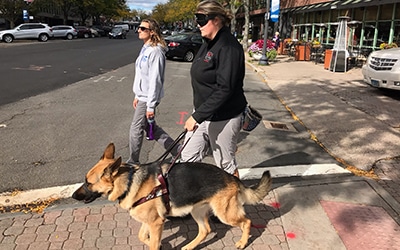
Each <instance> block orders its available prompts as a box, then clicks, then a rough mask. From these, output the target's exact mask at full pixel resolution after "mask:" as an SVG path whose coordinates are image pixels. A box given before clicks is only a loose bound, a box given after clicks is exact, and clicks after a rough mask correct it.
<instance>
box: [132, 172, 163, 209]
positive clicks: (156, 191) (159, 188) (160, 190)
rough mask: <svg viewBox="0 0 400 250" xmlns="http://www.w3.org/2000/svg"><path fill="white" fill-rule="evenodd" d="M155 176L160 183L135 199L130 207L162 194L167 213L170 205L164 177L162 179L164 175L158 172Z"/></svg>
mask: <svg viewBox="0 0 400 250" xmlns="http://www.w3.org/2000/svg"><path fill="white" fill-rule="evenodd" d="M157 178H158V180H159V181H160V183H161V184H160V185H158V186H156V187H154V188H153V190H151V192H150V193H149V194H148V195H147V196H145V197H142V198H140V199H139V200H137V201H136V202H135V203H133V205H132V207H136V206H139V205H140V204H143V203H145V202H147V201H149V200H152V199H155V198H157V197H160V196H162V197H163V201H164V204H165V208H166V209H167V213H169V210H170V205H169V195H168V189H167V184H166V183H165V179H164V176H162V174H159V175H158V176H157Z"/></svg>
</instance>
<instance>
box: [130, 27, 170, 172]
mask: <svg viewBox="0 0 400 250" xmlns="http://www.w3.org/2000/svg"><path fill="white" fill-rule="evenodd" d="M138 34H139V39H140V40H142V41H143V43H144V44H143V47H142V49H141V51H140V54H139V56H138V57H137V59H136V63H135V79H134V82H133V92H134V94H135V98H134V100H133V108H134V109H135V113H134V115H133V120H132V123H131V127H130V130H129V150H130V155H129V156H130V157H129V160H128V162H127V163H128V164H131V165H134V164H140V163H139V154H140V149H141V147H142V142H143V137H144V131H145V130H147V131H146V132H147V134H148V139H150V140H153V139H154V140H156V141H157V142H158V143H160V144H161V145H162V146H163V147H164V148H165V149H168V147H169V146H170V145H171V144H172V143H173V142H174V140H173V139H172V138H171V137H170V136H169V135H168V134H167V133H166V132H165V131H164V130H163V129H162V128H161V127H160V126H158V125H157V124H156V123H155V121H154V118H155V109H156V107H157V106H158V104H159V103H160V101H161V98H162V97H163V96H164V72H165V52H166V47H167V46H166V43H165V41H164V39H163V38H162V36H161V31H160V26H159V25H158V23H157V22H156V21H155V20H153V19H144V20H143V21H142V22H141V24H140V26H139V27H138ZM149 130H151V131H149ZM149 134H150V135H151V136H149ZM177 147H178V146H175V147H174V148H173V149H172V151H171V154H172V155H173V156H176V155H177V154H178V151H177Z"/></svg>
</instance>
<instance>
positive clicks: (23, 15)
mask: <svg viewBox="0 0 400 250" xmlns="http://www.w3.org/2000/svg"><path fill="white" fill-rule="evenodd" d="M22 18H23V19H24V21H28V20H29V15H28V11H27V10H23V11H22Z"/></svg>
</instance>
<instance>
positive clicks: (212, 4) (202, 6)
mask: <svg viewBox="0 0 400 250" xmlns="http://www.w3.org/2000/svg"><path fill="white" fill-rule="evenodd" d="M196 12H201V13H204V14H206V15H208V14H213V15H217V16H218V17H219V18H220V19H221V22H222V24H223V25H224V26H229V25H230V23H231V20H232V19H233V18H234V16H233V15H232V12H231V11H230V10H228V9H225V8H224V6H222V4H221V3H219V2H217V1H216V0H205V1H202V2H200V3H199V4H198V5H197V8H196Z"/></svg>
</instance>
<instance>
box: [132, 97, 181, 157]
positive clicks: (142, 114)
mask: <svg viewBox="0 0 400 250" xmlns="http://www.w3.org/2000/svg"><path fill="white" fill-rule="evenodd" d="M146 109H147V106H146V103H145V102H142V101H138V104H137V106H136V109H135V113H134V114H133V119H132V123H131V127H130V130H129V151H130V155H129V160H128V161H127V163H129V164H139V163H140V162H139V155H140V149H141V148H142V144H143V137H144V132H145V128H146V126H147V119H146ZM156 118H157V117H156ZM154 140H156V141H157V142H158V143H159V144H160V145H161V146H163V147H164V148H165V149H168V148H169V146H170V145H171V144H172V143H173V142H174V140H173V139H172V138H171V137H170V136H169V135H168V134H167V133H166V132H165V131H164V130H163V129H162V128H161V127H160V126H158V125H157V119H156V124H155V127H154ZM171 154H172V156H176V155H177V154H178V145H176V146H175V147H174V148H173V149H172V151H171Z"/></svg>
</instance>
